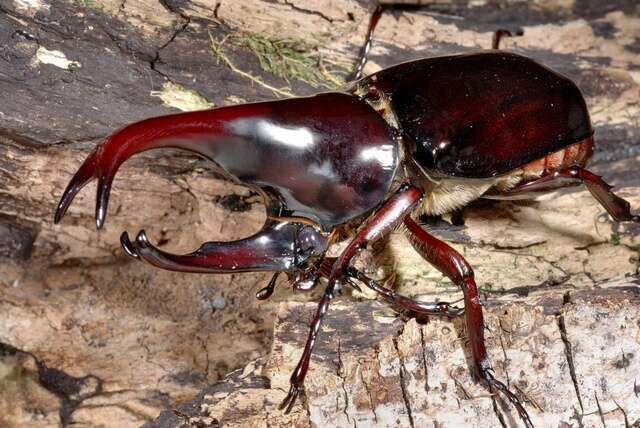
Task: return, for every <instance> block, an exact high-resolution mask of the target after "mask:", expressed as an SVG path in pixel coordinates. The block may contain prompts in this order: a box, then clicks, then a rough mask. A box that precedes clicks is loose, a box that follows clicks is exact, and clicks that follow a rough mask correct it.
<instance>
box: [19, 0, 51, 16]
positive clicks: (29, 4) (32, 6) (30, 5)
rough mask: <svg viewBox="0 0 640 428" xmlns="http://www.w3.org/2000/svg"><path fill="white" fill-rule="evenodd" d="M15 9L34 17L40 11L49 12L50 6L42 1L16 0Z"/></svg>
mask: <svg viewBox="0 0 640 428" xmlns="http://www.w3.org/2000/svg"><path fill="white" fill-rule="evenodd" d="M14 4H15V7H16V9H17V10H18V11H19V12H22V13H24V14H26V15H29V16H34V15H35V14H36V13H37V12H38V11H40V10H43V9H44V10H47V11H48V10H49V9H50V7H51V6H50V5H48V4H47V3H45V2H44V1H42V0H15V1H14Z"/></svg>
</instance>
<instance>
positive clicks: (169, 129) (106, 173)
mask: <svg viewBox="0 0 640 428" xmlns="http://www.w3.org/2000/svg"><path fill="white" fill-rule="evenodd" d="M269 104H272V103H260V104H248V105H243V106H232V107H224V108H219V109H213V110H202V111H196V112H185V113H178V114H173V115H167V116H161V117H155V118H151V119H146V120H143V121H140V122H137V123H134V124H132V125H129V126H126V127H124V128H122V129H120V130H118V131H116V132H115V133H114V134H112V135H111V136H109V137H108V138H107V139H106V140H105V141H104V142H103V143H102V144H101V145H99V146H98V147H97V148H96V149H95V150H94V151H93V152H92V153H91V154H90V155H89V157H88V158H87V159H86V160H85V161H84V163H83V164H82V166H81V167H80V169H79V170H78V172H77V173H76V174H75V175H74V176H73V179H72V180H71V182H70V183H69V185H68V186H67V188H66V190H65V192H64V194H63V196H62V198H61V200H60V203H59V204H58V208H57V210H56V213H55V218H54V220H55V222H56V223H57V222H59V221H60V220H61V219H62V217H63V216H64V214H65V212H66V211H67V208H68V207H69V205H70V204H71V202H72V200H73V198H74V197H75V195H76V194H77V193H78V191H80V189H82V187H84V186H85V185H86V184H87V183H89V182H90V181H91V180H93V179H97V180H98V190H97V191H98V196H97V200H96V226H97V227H98V228H101V227H102V225H103V223H104V219H105V215H106V212H107V205H108V201H109V192H110V190H111V183H112V181H113V178H114V176H115V174H116V172H117V170H118V168H119V167H120V165H122V163H123V162H124V161H126V160H127V159H129V158H130V157H131V156H133V155H134V154H136V153H140V152H143V151H145V150H150V149H156V148H163V147H166V148H178V149H185V150H189V151H193V152H196V153H198V154H200V155H203V156H205V157H207V158H210V159H211V160H214V161H215V160H216V159H215V158H216V156H217V155H219V154H220V151H221V150H220V149H221V146H223V145H224V144H223V143H224V142H226V141H228V140H229V139H234V137H235V139H236V140H237V139H238V136H237V135H234V132H233V127H230V123H232V122H233V121H234V120H235V121H238V120H239V119H247V118H249V119H250V118H252V117H256V116H262V115H263V114H265V113H266V112H268V111H269ZM245 141H246V140H245ZM227 146H228V144H227ZM232 150H234V151H236V152H237V151H241V150H242V147H241V146H237V145H236V146H235V147H233V148H232Z"/></svg>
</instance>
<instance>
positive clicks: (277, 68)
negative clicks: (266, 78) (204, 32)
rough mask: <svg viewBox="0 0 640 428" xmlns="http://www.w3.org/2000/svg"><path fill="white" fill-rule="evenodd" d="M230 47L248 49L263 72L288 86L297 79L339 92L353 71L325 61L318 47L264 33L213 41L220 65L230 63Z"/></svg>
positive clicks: (343, 64)
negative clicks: (228, 48)
mask: <svg viewBox="0 0 640 428" xmlns="http://www.w3.org/2000/svg"><path fill="white" fill-rule="evenodd" d="M228 45H234V46H237V47H241V48H245V49H247V50H249V51H250V52H251V53H253V54H254V55H255V57H256V58H257V59H258V62H259V64H260V68H261V69H262V70H264V71H266V72H267V73H271V74H274V75H276V76H279V77H281V78H283V79H284V80H285V81H287V83H289V84H291V82H292V81H294V80H298V81H301V82H304V83H306V84H308V85H310V86H312V87H314V88H317V87H325V88H328V89H336V88H338V87H340V86H342V85H343V84H344V83H345V76H346V75H347V73H348V72H349V71H350V69H351V65H350V64H345V63H339V62H332V61H329V60H326V59H324V58H322V55H321V54H320V51H319V49H318V46H317V45H313V44H311V43H309V42H306V41H304V40H300V39H293V38H286V37H278V36H273V35H267V34H262V33H243V34H234V35H229V36H227V37H225V38H224V39H222V40H221V41H215V40H213V39H211V51H212V53H213V55H214V57H215V58H216V59H217V60H218V61H219V62H226V63H227V64H229V62H230V61H229V59H228V56H227V55H226V53H225V47H226V46H228ZM232 68H233V67H232ZM288 89H290V88H287V90H288Z"/></svg>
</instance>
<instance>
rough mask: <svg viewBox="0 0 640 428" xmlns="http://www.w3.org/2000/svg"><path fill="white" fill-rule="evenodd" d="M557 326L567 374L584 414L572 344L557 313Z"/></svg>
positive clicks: (561, 317) (562, 318) (561, 318)
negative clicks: (565, 360)
mask: <svg viewBox="0 0 640 428" xmlns="http://www.w3.org/2000/svg"><path fill="white" fill-rule="evenodd" d="M558 328H559V329H560V337H561V338H562V342H563V343H564V355H565V358H566V359H567V364H568V365H569V374H570V375H571V381H572V382H573V388H574V389H575V391H576V396H577V397H578V404H580V410H581V412H582V414H584V406H583V405H582V397H581V395H580V387H579V386H578V378H577V376H576V367H575V363H574V361H573V345H572V344H571V342H570V341H569V336H568V335H567V327H566V325H565V322H564V315H558ZM581 416H582V415H581Z"/></svg>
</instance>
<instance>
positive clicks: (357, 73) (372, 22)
mask: <svg viewBox="0 0 640 428" xmlns="http://www.w3.org/2000/svg"><path fill="white" fill-rule="evenodd" d="M385 8H386V7H385V6H383V5H381V4H378V6H376V9H375V10H374V11H373V14H372V15H371V18H370V19H369V28H368V30H367V38H366V39H365V41H364V45H362V48H360V55H358V63H357V64H356V68H355V70H354V71H353V74H352V75H351V76H350V77H349V79H347V81H350V82H351V81H354V80H359V79H360V78H361V77H362V70H363V69H364V66H365V65H366V64H367V59H368V58H367V56H368V55H369V51H370V50H371V43H372V41H373V32H374V31H375V29H376V26H377V25H378V21H379V20H380V16H382V12H384V10H385Z"/></svg>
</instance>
